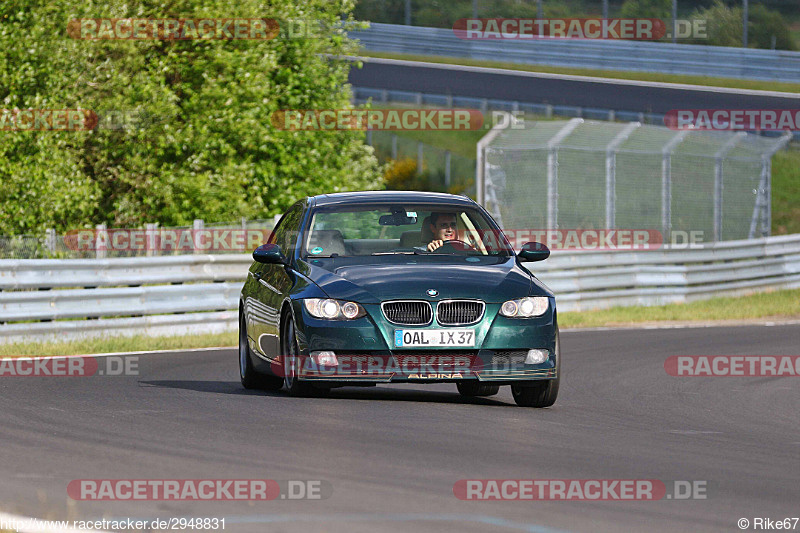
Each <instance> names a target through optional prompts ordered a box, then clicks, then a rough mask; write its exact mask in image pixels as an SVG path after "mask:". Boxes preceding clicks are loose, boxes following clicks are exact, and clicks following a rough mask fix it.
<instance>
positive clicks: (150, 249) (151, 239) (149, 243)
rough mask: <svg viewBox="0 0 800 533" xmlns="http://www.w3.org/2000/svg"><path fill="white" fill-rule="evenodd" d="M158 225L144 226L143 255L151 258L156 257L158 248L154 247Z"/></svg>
mask: <svg viewBox="0 0 800 533" xmlns="http://www.w3.org/2000/svg"><path fill="white" fill-rule="evenodd" d="M157 228H158V224H145V225H144V238H145V241H144V242H145V255H146V256H147V257H153V256H154V255H156V250H157V248H158V246H157V245H156V238H157V233H156V232H157Z"/></svg>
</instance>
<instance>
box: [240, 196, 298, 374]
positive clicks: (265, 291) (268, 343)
mask: <svg viewBox="0 0 800 533" xmlns="http://www.w3.org/2000/svg"><path fill="white" fill-rule="evenodd" d="M302 219H303V205H302V204H300V203H298V204H295V205H294V206H293V207H292V208H291V209H290V210H289V211H287V212H286V214H285V215H284V216H283V217H282V218H281V220H280V221H279V222H278V225H277V226H275V229H274V230H273V232H272V235H270V238H269V240H268V241H267V242H268V243H270V244H277V245H278V246H280V248H281V251H282V252H283V254H284V255H285V256H286V257H287V259H289V260H291V259H292V258H293V257H294V250H295V248H296V246H297V238H298V235H299V230H300V223H301V222H302ZM290 272H291V269H289V268H288V267H286V266H285V265H274V264H272V265H267V264H262V263H258V264H257V266H256V268H255V270H254V271H253V273H252V275H253V277H254V278H256V280H257V281H258V283H257V284H256V289H255V295H256V298H255V300H256V301H253V302H250V310H251V315H252V317H253V322H254V327H253V329H252V332H253V335H252V336H253V338H254V339H255V341H256V343H257V344H258V346H259V349H260V350H261V352H262V353H264V355H266V356H267V357H269V358H270V359H273V358H275V357H276V356H277V355H278V354H279V353H280V344H279V342H278V336H279V334H280V331H279V328H280V311H281V306H282V305H283V300H284V298H285V297H286V296H287V295H288V294H289V291H290V290H291V288H292V286H293V284H294V278H293V276H291V275H290Z"/></svg>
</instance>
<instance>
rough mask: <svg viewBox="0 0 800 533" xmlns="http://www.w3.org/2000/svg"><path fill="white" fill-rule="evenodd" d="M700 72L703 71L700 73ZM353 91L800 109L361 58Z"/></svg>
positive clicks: (781, 102) (786, 101) (718, 94)
mask: <svg viewBox="0 0 800 533" xmlns="http://www.w3.org/2000/svg"><path fill="white" fill-rule="evenodd" d="M698 74H702V73H698ZM349 81H350V83H351V84H352V85H353V86H355V87H365V88H372V89H389V90H396V91H412V92H423V93H432V94H452V95H454V96H469V97H473V98H489V99H498V100H511V101H514V100H516V101H518V102H528V103H537V104H542V103H549V104H551V105H566V106H579V107H587V108H597V109H617V110H623V111H634V112H642V113H662V114H663V113H666V112H668V111H670V110H672V109H800V94H793V95H784V94H783V93H770V92H766V91H763V92H762V91H738V90H735V89H718V88H713V87H705V88H704V87H697V86H689V85H674V86H670V85H669V84H658V83H646V82H645V83H642V82H631V81H626V80H613V79H601V78H589V77H581V76H559V75H552V74H545V75H542V74H537V73H529V72H521V71H513V70H504V69H484V68H475V67H464V66H458V65H443V64H435V63H422V62H412V61H397V60H386V59H375V58H365V62H364V66H363V68H361V69H357V68H352V69H350V77H349Z"/></svg>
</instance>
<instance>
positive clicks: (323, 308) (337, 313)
mask: <svg viewBox="0 0 800 533" xmlns="http://www.w3.org/2000/svg"><path fill="white" fill-rule="evenodd" d="M303 306H304V307H305V308H306V311H308V314H310V315H311V316H313V317H314V318H324V319H326V320H353V319H356V318H361V317H362V316H364V315H366V314H367V312H366V311H365V310H364V308H363V307H361V306H360V305H358V304H357V303H355V302H343V301H341V300H332V299H330V298H307V299H305V300H303Z"/></svg>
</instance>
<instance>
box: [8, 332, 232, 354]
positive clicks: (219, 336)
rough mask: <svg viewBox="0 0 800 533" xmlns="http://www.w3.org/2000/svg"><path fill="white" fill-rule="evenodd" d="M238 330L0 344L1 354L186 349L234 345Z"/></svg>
mask: <svg viewBox="0 0 800 533" xmlns="http://www.w3.org/2000/svg"><path fill="white" fill-rule="evenodd" d="M238 335H239V334H238V332H236V331H230V332H227V333H215V334H206V335H182V336H175V337H145V336H144V335H137V336H133V337H100V338H96V339H84V340H76V341H66V342H26V343H14V344H0V357H14V356H24V355H82V354H92V353H113V352H139V351H154V350H185V349H189V348H212V347H216V346H235V345H236V344H237V343H238V342H239V340H238Z"/></svg>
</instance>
